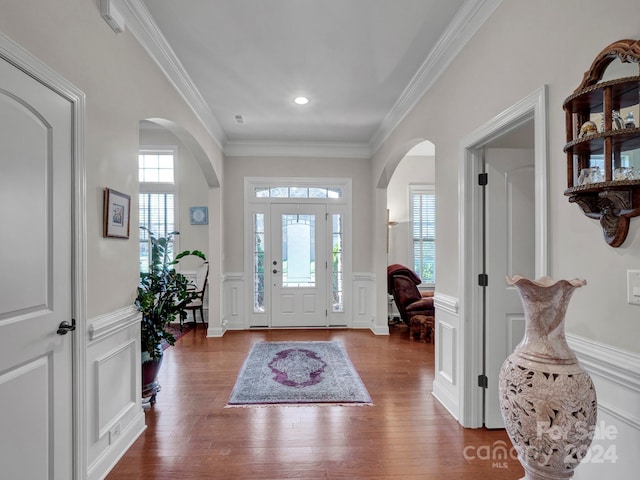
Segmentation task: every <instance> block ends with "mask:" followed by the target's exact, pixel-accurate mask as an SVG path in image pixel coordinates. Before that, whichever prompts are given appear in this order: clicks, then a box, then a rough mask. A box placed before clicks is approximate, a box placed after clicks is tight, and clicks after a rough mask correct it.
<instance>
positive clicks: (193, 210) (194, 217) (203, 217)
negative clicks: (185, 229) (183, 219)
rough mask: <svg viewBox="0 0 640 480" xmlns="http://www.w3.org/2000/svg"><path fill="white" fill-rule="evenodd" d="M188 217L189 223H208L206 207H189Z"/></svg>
mask: <svg viewBox="0 0 640 480" xmlns="http://www.w3.org/2000/svg"><path fill="white" fill-rule="evenodd" d="M189 219H190V220H191V225H207V224H208V223H209V208H208V207H190V209H189Z"/></svg>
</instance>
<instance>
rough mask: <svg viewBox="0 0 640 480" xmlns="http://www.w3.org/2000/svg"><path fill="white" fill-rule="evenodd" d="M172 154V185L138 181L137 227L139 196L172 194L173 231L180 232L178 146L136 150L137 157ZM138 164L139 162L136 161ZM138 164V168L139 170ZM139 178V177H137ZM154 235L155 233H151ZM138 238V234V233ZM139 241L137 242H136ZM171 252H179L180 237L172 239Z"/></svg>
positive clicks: (147, 146) (144, 146)
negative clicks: (151, 154)
mask: <svg viewBox="0 0 640 480" xmlns="http://www.w3.org/2000/svg"><path fill="white" fill-rule="evenodd" d="M169 152H171V153H172V154H173V183H167V182H140V181H138V197H137V201H136V206H137V211H138V227H140V223H139V222H140V194H144V193H152V194H167V193H171V194H173V227H174V230H175V231H177V232H179V231H180V195H179V188H178V184H179V180H178V179H179V178H180V177H179V175H180V169H179V168H178V165H179V163H180V162H179V158H180V157H179V148H178V145H141V146H140V148H138V155H140V154H145V153H165V154H166V153H169ZM138 162H139V160H138ZM139 165H140V164H139V163H138V168H139ZM138 178H139V177H138ZM153 233H156V232H153ZM138 237H139V233H138ZM138 241H139V240H138ZM173 251H174V252H179V251H180V235H176V236H175V237H173Z"/></svg>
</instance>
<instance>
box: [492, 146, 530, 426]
mask: <svg viewBox="0 0 640 480" xmlns="http://www.w3.org/2000/svg"><path fill="white" fill-rule="evenodd" d="M485 153H486V156H485V161H486V167H485V168H486V172H487V174H488V184H487V187H486V190H485V192H486V197H485V199H486V203H485V209H486V210H485V241H486V246H485V255H486V257H485V262H486V267H485V272H486V273H487V275H488V277H489V285H488V287H486V289H485V295H486V297H485V301H486V304H485V312H486V321H485V328H486V332H485V333H486V335H485V375H486V376H487V384H488V386H487V388H486V389H485V401H484V405H485V413H484V418H485V426H487V427H488V428H504V423H503V421H502V416H501V413H500V405H499V403H498V374H499V372H500V367H501V366H502V363H503V362H504V360H505V358H507V356H508V355H509V354H510V353H511V352H512V351H513V349H514V347H515V346H516V345H517V344H518V343H520V340H522V336H523V335H524V314H523V309H522V302H521V301H520V297H519V295H518V292H517V290H516V289H515V288H514V287H510V286H507V284H506V282H505V276H507V275H509V276H512V275H516V274H519V275H524V276H527V277H529V278H533V276H534V275H535V188H534V182H535V168H534V155H533V153H534V152H533V150H530V149H488V150H487V151H486V152H485Z"/></svg>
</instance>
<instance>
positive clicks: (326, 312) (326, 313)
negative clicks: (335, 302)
mask: <svg viewBox="0 0 640 480" xmlns="http://www.w3.org/2000/svg"><path fill="white" fill-rule="evenodd" d="M324 316H325V317H328V316H329V310H328V309H326V308H325V309H324Z"/></svg>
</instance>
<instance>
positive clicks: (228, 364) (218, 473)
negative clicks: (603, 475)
mask: <svg viewBox="0 0 640 480" xmlns="http://www.w3.org/2000/svg"><path fill="white" fill-rule="evenodd" d="M278 340H339V341H341V342H342V343H343V345H344V347H345V349H346V350H347V352H348V354H349V356H350V358H351V361H352V362H353V364H354V366H355V368H356V370H357V371H358V373H359V374H360V376H361V378H362V380H363V382H364V383H365V385H366V387H367V389H368V390H369V393H370V394H371V397H372V398H373V402H374V405H373V406H359V407H358V406H342V407H339V406H314V407H296V406H289V407H286V406H282V407H249V408H225V405H226V402H227V399H228V397H229V394H230V393H231V389H232V388H233V385H234V384H235V380H236V375H237V374H238V371H239V369H240V367H241V365H242V363H243V361H244V359H245V356H246V354H247V353H248V351H249V348H250V346H251V344H252V343H253V342H257V341H278ZM433 376H434V347H433V345H431V344H426V343H423V342H419V341H411V340H409V338H408V333H407V329H406V327H404V326H394V327H391V335H389V336H375V335H373V334H372V333H371V332H369V331H362V330H260V331H242V332H238V331H230V332H227V333H226V334H225V335H224V337H222V338H206V337H205V334H204V332H203V326H202V325H199V326H198V327H197V329H196V330H193V331H191V332H189V333H187V334H186V335H185V336H184V337H182V338H181V339H180V340H179V341H178V342H177V343H176V345H175V346H174V347H171V348H169V349H167V350H166V351H165V356H164V362H163V365H162V371H161V375H160V383H161V385H162V391H161V392H160V393H159V394H158V398H157V403H156V404H155V406H154V407H152V408H149V409H147V410H146V412H145V415H146V421H147V425H148V428H147V429H146V431H145V432H144V433H143V434H142V435H141V437H140V438H139V439H138V440H137V441H136V442H135V443H134V444H133V446H132V447H131V449H130V450H129V451H128V452H127V453H126V454H125V455H124V457H123V458H122V459H121V460H120V462H119V463H118V464H117V465H116V466H115V467H114V469H113V470H112V472H111V473H110V474H109V475H108V476H107V480H147V479H154V480H158V479H159V480H171V479H191V478H198V479H218V478H229V479H285V478H294V479H361V478H363V479H412V478H413V479H418V478H419V479H425V480H435V479H440V480H441V479H469V480H471V479H474V480H478V479H492V480H502V479H505V480H506V479H509V480H514V479H519V478H521V477H522V476H523V474H524V472H523V470H522V468H521V467H520V464H519V463H518V461H517V460H516V459H515V457H514V456H511V455H507V456H506V458H505V456H504V450H503V449H502V448H501V447H504V446H505V445H506V446H507V448H510V446H511V443H510V441H509V439H508V438H507V435H506V433H505V432H504V430H486V429H464V428H462V427H461V426H460V425H459V424H458V423H457V422H456V421H455V420H454V419H453V418H452V417H451V415H450V414H449V413H448V412H447V411H446V410H445V409H444V408H443V407H442V406H441V405H440V403H438V401H437V400H435V399H434V397H433V396H432V394H431V389H432V384H433ZM501 453H502V456H500V454H501ZM492 457H493V458H492Z"/></svg>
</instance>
